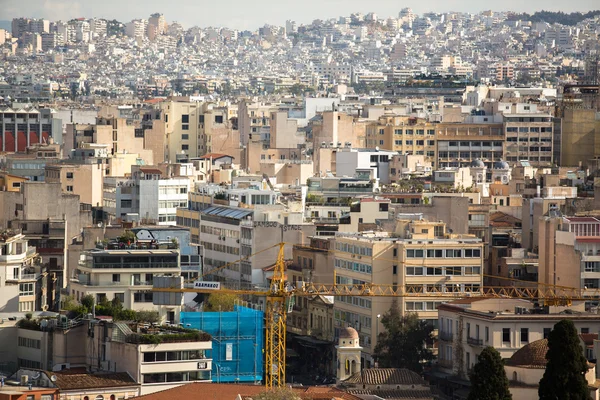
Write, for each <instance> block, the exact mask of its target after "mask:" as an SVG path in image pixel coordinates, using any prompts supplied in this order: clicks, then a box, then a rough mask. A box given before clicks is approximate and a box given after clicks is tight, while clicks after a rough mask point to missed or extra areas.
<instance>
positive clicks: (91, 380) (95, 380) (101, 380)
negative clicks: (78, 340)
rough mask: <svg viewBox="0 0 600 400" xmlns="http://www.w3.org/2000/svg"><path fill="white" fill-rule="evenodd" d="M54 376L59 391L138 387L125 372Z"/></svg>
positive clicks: (58, 374)
mask: <svg viewBox="0 0 600 400" xmlns="http://www.w3.org/2000/svg"><path fill="white" fill-rule="evenodd" d="M53 374H54V375H56V386H57V387H58V388H59V389H60V390H74V389H98V388H113V387H123V386H138V384H137V383H136V382H135V381H134V380H133V378H131V376H129V374H128V373H127V372H113V373H107V374H73V373H60V372H55V373H53Z"/></svg>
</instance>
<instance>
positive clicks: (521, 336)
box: [438, 298, 600, 379]
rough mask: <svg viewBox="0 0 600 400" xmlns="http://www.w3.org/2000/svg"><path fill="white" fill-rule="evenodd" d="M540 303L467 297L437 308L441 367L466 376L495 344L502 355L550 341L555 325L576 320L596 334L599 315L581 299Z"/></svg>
mask: <svg viewBox="0 0 600 400" xmlns="http://www.w3.org/2000/svg"><path fill="white" fill-rule="evenodd" d="M570 309H571V310H572V312H570V313H567V312H563V311H564V310H565V308H563V307H539V306H537V304H535V303H534V302H533V301H529V300H524V299H485V298H470V299H469V298H465V299H461V300H456V301H453V302H449V303H444V304H441V305H440V306H439V307H438V312H439V322H438V326H439V329H438V336H439V339H440V343H439V352H438V366H439V367H440V368H441V370H442V371H443V372H445V373H447V374H448V375H458V376H460V377H462V378H463V379H468V378H467V376H468V373H469V371H470V370H471V369H472V368H473V366H474V365H475V363H476V362H477V357H478V356H479V354H480V353H481V351H482V350H483V349H484V348H485V347H487V346H492V347H494V348H495V349H496V350H498V352H499V353H500V356H501V357H502V358H504V359H507V358H510V357H511V356H512V355H513V354H514V353H515V352H517V351H518V350H519V349H521V348H522V347H523V346H526V345H527V344H529V343H532V342H534V341H536V340H540V339H547V338H548V335H549V334H550V331H551V330H552V328H553V327H554V325H555V324H556V323H557V322H559V321H561V320H563V319H569V320H571V321H573V323H574V324H575V327H576V328H577V331H578V332H580V333H592V332H598V330H599V329H600V318H599V317H598V315H597V314H595V313H588V312H585V309H584V305H583V303H581V304H578V305H574V306H573V307H571V308H570Z"/></svg>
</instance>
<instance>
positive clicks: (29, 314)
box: [25, 312, 33, 321]
mask: <svg viewBox="0 0 600 400" xmlns="http://www.w3.org/2000/svg"><path fill="white" fill-rule="evenodd" d="M32 318H33V314H32V313H30V312H28V313H27V314H25V319H27V320H29V321H31V319H32Z"/></svg>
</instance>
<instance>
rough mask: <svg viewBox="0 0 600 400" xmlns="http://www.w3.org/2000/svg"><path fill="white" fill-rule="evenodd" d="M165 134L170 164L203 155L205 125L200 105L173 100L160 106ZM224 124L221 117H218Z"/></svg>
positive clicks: (180, 99)
mask: <svg viewBox="0 0 600 400" xmlns="http://www.w3.org/2000/svg"><path fill="white" fill-rule="evenodd" d="M160 109H161V110H162V113H163V117H164V122H165V133H166V146H167V148H166V154H167V159H168V160H169V161H171V162H178V161H179V160H181V159H189V158H190V157H198V156H201V155H203V154H204V152H205V149H203V148H202V147H201V146H202V143H203V141H202V133H203V129H204V125H205V121H204V113H203V110H202V103H201V102H198V101H189V98H174V99H171V100H170V101H165V102H163V103H161V104H160ZM220 117H221V120H220V122H221V123H224V122H225V121H224V120H223V116H220Z"/></svg>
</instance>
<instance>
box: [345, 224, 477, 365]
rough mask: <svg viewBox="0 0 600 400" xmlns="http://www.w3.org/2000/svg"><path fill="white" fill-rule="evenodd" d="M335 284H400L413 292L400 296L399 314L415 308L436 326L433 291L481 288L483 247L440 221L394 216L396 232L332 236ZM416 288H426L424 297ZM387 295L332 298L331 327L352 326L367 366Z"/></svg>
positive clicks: (462, 292) (465, 292)
mask: <svg viewBox="0 0 600 400" xmlns="http://www.w3.org/2000/svg"><path fill="white" fill-rule="evenodd" d="M334 266H335V276H336V283H337V284H347V285H369V284H377V285H391V286H393V287H404V288H405V290H406V291H407V292H409V293H415V296H410V295H409V296H407V297H401V298H399V300H398V306H399V307H400V312H401V313H402V314H405V313H408V312H417V313H418V314H419V317H420V318H422V319H425V320H428V321H430V322H431V324H432V325H433V326H435V327H437V306H439V305H440V304H441V303H442V302H443V301H444V299H443V298H436V297H435V296H433V295H432V293H444V294H445V295H446V296H447V295H448V294H449V293H456V295H457V296H468V293H472V292H478V291H479V290H480V289H481V287H482V266H483V246H482V243H481V240H480V239H478V238H475V237H473V236H470V235H451V234H447V233H446V226H445V224H444V223H442V222H427V221H424V220H399V221H398V222H397V227H396V230H395V233H394V234H392V235H390V234H385V233H362V234H361V233H347V234H341V233H340V234H337V235H336V237H335V261H334ZM419 293H428V295H427V296H428V297H427V298H423V297H419V296H418V294H419ZM391 305H392V300H391V299H388V300H383V299H382V300H379V301H372V300H371V299H369V298H361V297H352V296H344V297H340V298H337V299H336V302H335V306H334V307H335V308H334V324H335V325H334V326H335V329H336V333H337V332H338V331H339V329H341V328H343V327H346V326H352V327H354V328H355V329H356V330H357V331H358V332H359V336H360V343H361V346H362V347H363V348H364V350H363V354H362V358H363V359H364V361H366V364H364V363H363V365H367V366H369V365H372V364H371V363H372V362H373V359H372V353H373V349H374V348H375V346H376V345H377V333H378V331H379V329H383V327H382V326H381V324H380V320H379V318H378V316H381V315H382V314H383V313H385V312H386V311H387V310H388V309H389V307H390V306H391Z"/></svg>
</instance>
